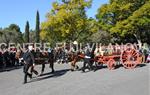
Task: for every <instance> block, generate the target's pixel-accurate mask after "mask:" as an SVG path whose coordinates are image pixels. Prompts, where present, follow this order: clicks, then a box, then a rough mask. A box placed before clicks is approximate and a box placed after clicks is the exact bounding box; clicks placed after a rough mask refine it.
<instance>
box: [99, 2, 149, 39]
mask: <svg viewBox="0 0 150 95" xmlns="http://www.w3.org/2000/svg"><path fill="white" fill-rule="evenodd" d="M149 5H150V0H110V3H109V4H104V5H103V6H102V7H100V8H99V9H98V14H97V15H96V18H97V19H98V21H99V26H100V27H101V29H103V30H105V31H109V32H110V33H111V34H113V35H117V36H120V37H121V38H125V37H126V36H130V35H134V38H135V39H137V40H142V39H143V38H145V37H147V35H146V34H148V33H149V32H148V31H149V25H150V6H149ZM149 36H150V35H149ZM145 41H147V42H148V38H146V39H145V40H143V42H145Z"/></svg>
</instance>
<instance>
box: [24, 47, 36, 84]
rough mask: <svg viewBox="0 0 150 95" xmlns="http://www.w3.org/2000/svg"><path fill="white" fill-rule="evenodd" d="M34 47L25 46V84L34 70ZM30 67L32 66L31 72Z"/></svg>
mask: <svg viewBox="0 0 150 95" xmlns="http://www.w3.org/2000/svg"><path fill="white" fill-rule="evenodd" d="M31 50H32V47H31V46H29V47H28V46H25V52H24V54H23V60H24V68H23V71H24V84H25V83H27V77H28V76H29V78H30V79H31V78H32V72H33V71H35V70H34V65H35V64H34V61H35V60H34V56H33V54H32V53H31ZM29 68H31V73H29V72H28V70H29Z"/></svg>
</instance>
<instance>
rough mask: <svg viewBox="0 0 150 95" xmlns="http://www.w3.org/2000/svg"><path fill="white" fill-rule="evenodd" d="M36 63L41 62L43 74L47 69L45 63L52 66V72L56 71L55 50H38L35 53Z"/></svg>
mask: <svg viewBox="0 0 150 95" xmlns="http://www.w3.org/2000/svg"><path fill="white" fill-rule="evenodd" d="M34 56H35V63H36V64H37V65H38V64H41V65H42V69H41V74H43V72H44V69H45V64H49V67H50V68H51V70H52V71H51V72H52V73H54V51H53V50H52V51H51V52H39V51H36V52H35V54H34Z"/></svg>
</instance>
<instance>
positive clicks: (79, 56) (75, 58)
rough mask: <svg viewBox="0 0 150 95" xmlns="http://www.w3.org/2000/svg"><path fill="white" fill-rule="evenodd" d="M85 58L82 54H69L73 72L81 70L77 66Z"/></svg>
mask: <svg viewBox="0 0 150 95" xmlns="http://www.w3.org/2000/svg"><path fill="white" fill-rule="evenodd" d="M83 58H84V54H82V53H81V52H77V53H73V52H71V53H69V54H68V61H69V62H71V71H74V70H77V69H79V67H78V65H76V63H77V61H79V60H80V59H83Z"/></svg>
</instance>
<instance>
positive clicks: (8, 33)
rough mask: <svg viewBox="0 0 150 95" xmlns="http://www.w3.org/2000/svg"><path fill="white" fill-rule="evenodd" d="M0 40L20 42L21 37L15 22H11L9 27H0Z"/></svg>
mask: <svg viewBox="0 0 150 95" xmlns="http://www.w3.org/2000/svg"><path fill="white" fill-rule="evenodd" d="M0 37H1V39H0V42H1V43H6V44H8V43H10V42H12V43H22V42H23V37H22V33H21V31H20V27H19V26H18V25H16V24H11V25H9V27H6V28H4V29H2V28H1V29H0Z"/></svg>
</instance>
